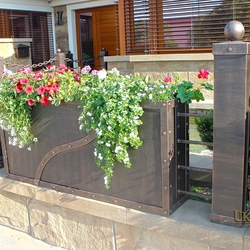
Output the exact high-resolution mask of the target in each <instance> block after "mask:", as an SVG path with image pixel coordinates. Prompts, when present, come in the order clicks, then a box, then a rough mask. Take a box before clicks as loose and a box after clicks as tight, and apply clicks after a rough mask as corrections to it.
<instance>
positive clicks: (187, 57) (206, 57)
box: [104, 53, 214, 62]
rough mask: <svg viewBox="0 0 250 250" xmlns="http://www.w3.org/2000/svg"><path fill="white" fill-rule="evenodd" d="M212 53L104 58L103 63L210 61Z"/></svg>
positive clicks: (212, 58) (212, 57)
mask: <svg viewBox="0 0 250 250" xmlns="http://www.w3.org/2000/svg"><path fill="white" fill-rule="evenodd" d="M211 60H214V56H213V54H212V53H200V54H164V55H163V54H162V55H161V54H159V55H131V56H105V57H104V61H105V62H152V61H154V62H159V61H162V62H164V61H211Z"/></svg>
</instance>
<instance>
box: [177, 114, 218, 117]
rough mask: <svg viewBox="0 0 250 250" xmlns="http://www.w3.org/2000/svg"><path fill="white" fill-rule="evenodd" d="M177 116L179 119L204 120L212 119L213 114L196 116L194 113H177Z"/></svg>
mask: <svg viewBox="0 0 250 250" xmlns="http://www.w3.org/2000/svg"><path fill="white" fill-rule="evenodd" d="M177 116H181V117H204V118H213V114H201V113H199V114H196V113H177Z"/></svg>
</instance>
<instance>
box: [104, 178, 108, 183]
mask: <svg viewBox="0 0 250 250" xmlns="http://www.w3.org/2000/svg"><path fill="white" fill-rule="evenodd" d="M104 184H105V185H107V184H108V176H104Z"/></svg>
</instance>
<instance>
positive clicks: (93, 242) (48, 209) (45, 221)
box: [29, 201, 114, 250]
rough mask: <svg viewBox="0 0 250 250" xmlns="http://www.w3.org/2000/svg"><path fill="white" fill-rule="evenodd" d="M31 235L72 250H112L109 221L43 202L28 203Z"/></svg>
mask: <svg viewBox="0 0 250 250" xmlns="http://www.w3.org/2000/svg"><path fill="white" fill-rule="evenodd" d="M29 211H30V227H31V235H32V236H33V237H35V238H37V239H41V240H42V241H45V242H47V243H49V244H52V245H56V246H60V247H64V248H67V249H72V250H85V249H88V250H96V249H105V250H112V249H114V246H113V231H112V223H111V221H109V220H106V219H102V218H100V217H96V216H91V215H87V214H83V213H80V212H77V211H74V210H70V209H65V208H62V207H59V206H52V205H49V204H46V203H40V202H39V203H38V202H36V201H32V202H31V203H30V204H29Z"/></svg>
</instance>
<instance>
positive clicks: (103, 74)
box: [97, 69, 107, 80]
mask: <svg viewBox="0 0 250 250" xmlns="http://www.w3.org/2000/svg"><path fill="white" fill-rule="evenodd" d="M97 75H98V78H99V80H103V79H105V78H106V76H107V71H106V70H105V69H103V70H100V71H99V72H98V73H97Z"/></svg>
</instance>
